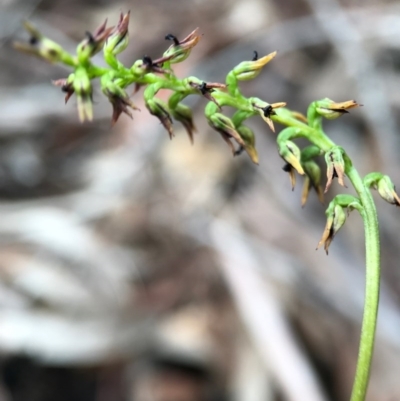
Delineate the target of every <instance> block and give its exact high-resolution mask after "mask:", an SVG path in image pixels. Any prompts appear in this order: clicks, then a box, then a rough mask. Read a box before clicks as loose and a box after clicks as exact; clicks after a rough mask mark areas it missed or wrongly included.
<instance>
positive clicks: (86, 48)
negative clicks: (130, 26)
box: [76, 20, 114, 63]
mask: <svg viewBox="0 0 400 401" xmlns="http://www.w3.org/2000/svg"><path fill="white" fill-rule="evenodd" d="M113 29H114V28H113V27H108V28H107V20H105V21H104V22H103V23H102V24H101V25H100V26H99V27H98V28H97V29H96V30H95V31H94V33H93V34H92V33H90V32H86V38H85V39H84V40H83V41H82V42H81V43H79V45H78V47H77V49H76V53H77V55H78V59H79V61H80V62H81V63H85V62H87V60H89V59H90V58H91V57H93V56H94V55H95V54H97V53H98V52H99V51H100V50H101V49H102V48H103V45H104V43H105V41H106V39H107V38H108V36H109V35H110V33H111V31H112V30H113Z"/></svg>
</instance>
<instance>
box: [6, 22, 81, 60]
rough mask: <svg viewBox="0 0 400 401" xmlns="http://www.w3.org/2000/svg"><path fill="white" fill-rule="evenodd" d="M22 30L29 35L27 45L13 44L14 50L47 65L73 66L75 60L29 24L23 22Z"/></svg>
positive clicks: (21, 43)
mask: <svg viewBox="0 0 400 401" xmlns="http://www.w3.org/2000/svg"><path fill="white" fill-rule="evenodd" d="M24 28H25V29H26V30H27V31H28V33H29V34H30V39H29V42H28V43H23V42H15V43H14V44H13V45H14V48H15V49H17V50H20V51H23V52H25V53H29V54H33V55H34V56H37V57H40V58H42V59H44V60H46V61H48V62H49V63H60V62H61V63H65V64H68V65H71V66H74V65H75V60H74V58H73V56H72V55H71V54H69V53H68V52H67V51H65V50H64V49H63V48H62V47H61V46H60V45H59V44H58V43H56V42H54V41H52V40H50V39H47V38H46V37H45V36H43V35H42V34H41V33H40V32H39V31H38V30H37V29H36V28H35V27H34V26H33V25H31V24H30V23H29V22H24Z"/></svg>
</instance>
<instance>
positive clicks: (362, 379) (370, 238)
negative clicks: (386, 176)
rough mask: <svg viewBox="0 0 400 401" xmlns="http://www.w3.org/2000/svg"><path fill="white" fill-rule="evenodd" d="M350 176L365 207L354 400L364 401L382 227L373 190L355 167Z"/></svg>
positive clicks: (370, 352)
mask: <svg viewBox="0 0 400 401" xmlns="http://www.w3.org/2000/svg"><path fill="white" fill-rule="evenodd" d="M346 173H347V176H348V177H349V179H350V180H351V182H352V184H353V186H354V188H355V189H356V191H357V193H358V195H359V197H360V200H361V203H362V205H363V207H364V212H363V213H362V217H363V221H364V231H365V252H366V285H365V303H364V315H363V322H362V326H361V339H360V348H359V353H358V361H357V369H356V377H355V380H354V384H353V391H352V394H351V401H363V400H364V399H365V395H366V392H367V387H368V382H369V376H370V371H371V362H372V355H373V351H374V343H375V332H376V322H377V317H378V306H379V283H380V244H379V225H378V217H377V213H376V208H375V203H374V201H373V199H372V196H371V193H370V191H369V190H368V189H367V188H365V186H364V184H363V182H362V180H361V177H360V176H359V174H358V172H357V171H356V170H355V169H354V168H353V167H351V168H350V169H349V171H347V172H346Z"/></svg>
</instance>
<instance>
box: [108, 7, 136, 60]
mask: <svg viewBox="0 0 400 401" xmlns="http://www.w3.org/2000/svg"><path fill="white" fill-rule="evenodd" d="M129 17H130V11H128V12H127V13H126V14H123V13H121V14H120V17H119V21H118V25H117V26H116V27H115V28H113V30H112V32H111V34H110V35H109V36H108V38H107V40H106V42H105V44H104V54H105V55H107V54H112V55H113V56H116V55H117V54H119V53H121V52H122V51H124V50H125V49H126V47H127V46H128V44H129V35H128V26H129Z"/></svg>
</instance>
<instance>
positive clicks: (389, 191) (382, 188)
mask: <svg viewBox="0 0 400 401" xmlns="http://www.w3.org/2000/svg"><path fill="white" fill-rule="evenodd" d="M364 184H365V185H366V186H367V187H372V188H374V189H376V190H378V193H379V195H380V196H381V197H382V198H383V199H384V200H385V201H386V202H389V203H391V204H392V205H396V206H400V197H399V195H398V194H397V193H396V187H395V186H394V184H393V182H392V180H391V179H390V177H389V176H388V175H383V174H382V173H370V174H367V175H366V176H365V178H364Z"/></svg>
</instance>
